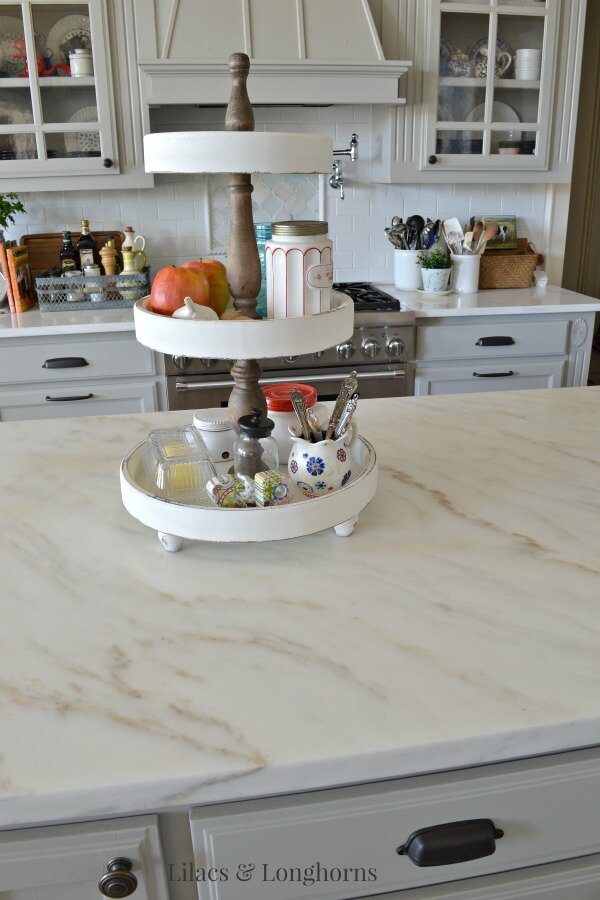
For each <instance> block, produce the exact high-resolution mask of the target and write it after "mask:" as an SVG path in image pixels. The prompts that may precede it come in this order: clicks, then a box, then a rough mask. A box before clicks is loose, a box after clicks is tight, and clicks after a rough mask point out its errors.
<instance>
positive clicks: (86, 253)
mask: <svg viewBox="0 0 600 900" xmlns="http://www.w3.org/2000/svg"><path fill="white" fill-rule="evenodd" d="M76 246H77V252H78V253H79V263H80V268H82V269H85V267H86V266H93V265H94V264H99V263H100V257H99V255H98V251H97V250H96V242H95V240H94V236H93V235H92V234H90V223H89V222H88V220H87V219H82V220H81V234H80V235H79V238H78V239H77V245H76Z"/></svg>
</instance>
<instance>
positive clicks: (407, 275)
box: [394, 250, 421, 291]
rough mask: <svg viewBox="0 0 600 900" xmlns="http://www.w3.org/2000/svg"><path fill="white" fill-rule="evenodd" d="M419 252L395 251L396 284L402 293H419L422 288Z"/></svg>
mask: <svg viewBox="0 0 600 900" xmlns="http://www.w3.org/2000/svg"><path fill="white" fill-rule="evenodd" d="M419 253H420V251H419V250H394V284H395V285H396V287H397V288H398V289H399V290H400V291H418V290H419V288H420V287H421V269H420V268H419V264H418V261H417V260H418V256H419Z"/></svg>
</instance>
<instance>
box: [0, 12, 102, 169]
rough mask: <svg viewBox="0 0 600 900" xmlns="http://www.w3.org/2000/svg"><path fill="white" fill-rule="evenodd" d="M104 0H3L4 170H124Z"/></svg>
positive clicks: (0, 162) (0, 158)
mask: <svg viewBox="0 0 600 900" xmlns="http://www.w3.org/2000/svg"><path fill="white" fill-rule="evenodd" d="M106 35H107V26H106V9H105V6H104V2H103V0H84V2H81V0H19V2H12V3H8V2H4V0H0V178H10V177H12V176H14V177H20V176H25V175H26V176H32V177H35V176H40V177H48V176H52V175H91V174H95V175H99V174H114V173H115V172H118V165H117V153H116V141H115V128H114V108H113V103H112V100H111V75H110V67H109V66H110V57H109V53H108V47H107V42H106Z"/></svg>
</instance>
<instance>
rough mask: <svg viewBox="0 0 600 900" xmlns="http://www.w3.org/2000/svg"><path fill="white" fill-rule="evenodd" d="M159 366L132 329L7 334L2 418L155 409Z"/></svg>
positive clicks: (159, 403)
mask: <svg viewBox="0 0 600 900" xmlns="http://www.w3.org/2000/svg"><path fill="white" fill-rule="evenodd" d="M160 366H161V360H160V358H159V357H157V356H156V354H154V353H153V352H152V351H151V350H149V349H148V348H147V347H143V346H142V345H141V344H138V342H137V341H136V339H135V335H134V334H133V332H106V333H103V334H102V333H101V334H98V333H85V334H68V335H56V336H52V335H51V336H48V335H43V336H38V337H19V338H9V337H7V338H3V339H2V340H1V341H0V421H3V422H8V421H16V420H19V419H51V418H64V417H67V416H93V415H110V414H114V413H140V412H154V411H155V410H157V409H161V408H164V378H163V377H162V376H161V372H160Z"/></svg>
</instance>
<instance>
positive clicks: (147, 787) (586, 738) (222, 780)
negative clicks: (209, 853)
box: [0, 718, 600, 829]
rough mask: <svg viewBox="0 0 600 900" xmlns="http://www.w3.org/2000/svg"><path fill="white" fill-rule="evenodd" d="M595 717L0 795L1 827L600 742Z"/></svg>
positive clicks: (424, 770)
mask: <svg viewBox="0 0 600 900" xmlns="http://www.w3.org/2000/svg"><path fill="white" fill-rule="evenodd" d="M599 742H600V718H594V719H589V720H585V721H572V722H562V723H560V724H556V725H550V726H536V727H533V728H525V729H519V730H515V731H508V732H498V733H496V734H490V735H485V736H476V737H473V738H470V739H469V738H467V739H464V740H448V741H440V742H439V743H436V744H426V745H420V746H413V747H403V748H401V749H398V750H385V751H382V752H377V753H367V754H362V755H358V756H352V757H338V758H331V759H328V760H312V761H310V762H306V763H299V764H290V765H288V764H285V765H280V766H275V767H268V768H261V769H251V770H246V771H244V770H238V771H236V770H230V771H223V772H222V773H216V772H213V773H207V774H206V775H205V776H204V777H202V776H196V777H194V776H192V775H188V776H185V777H181V778H172V779H168V780H162V781H157V782H140V783H137V784H119V783H118V782H116V781H111V782H110V783H107V784H102V785H97V786H95V787H92V788H83V789H81V790H71V791H67V792H60V791H56V792H52V793H48V794H35V795H22V796H13V797H0V829H5V828H16V827H19V826H22V827H25V826H31V825H34V824H35V825H44V824H48V823H52V824H58V823H60V822H74V821H78V820H88V819H97V818H104V817H106V818H114V817H116V816H124V815H130V814H139V813H148V812H156V811H161V812H162V811H167V810H174V809H180V808H182V807H189V806H195V805H199V806H200V805H207V804H210V803H223V802H225V801H233V800H250V799H253V798H258V797H269V796H276V795H282V794H293V793H298V792H305V791H315V790H325V789H328V788H340V787H344V786H348V785H352V784H359V783H363V784H364V783H368V782H376V781H386V780H390V779H395V778H402V777H410V776H416V775H425V774H431V773H434V772H444V771H451V770H457V769H464V768H470V767H473V766H481V765H489V764H491V763H499V762H507V761H509V760H516V759H525V758H527V757H534V756H542V755H547V754H551V753H563V752H568V751H574V750H583V749H586V748H590V747H595V746H600V743H599Z"/></svg>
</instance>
